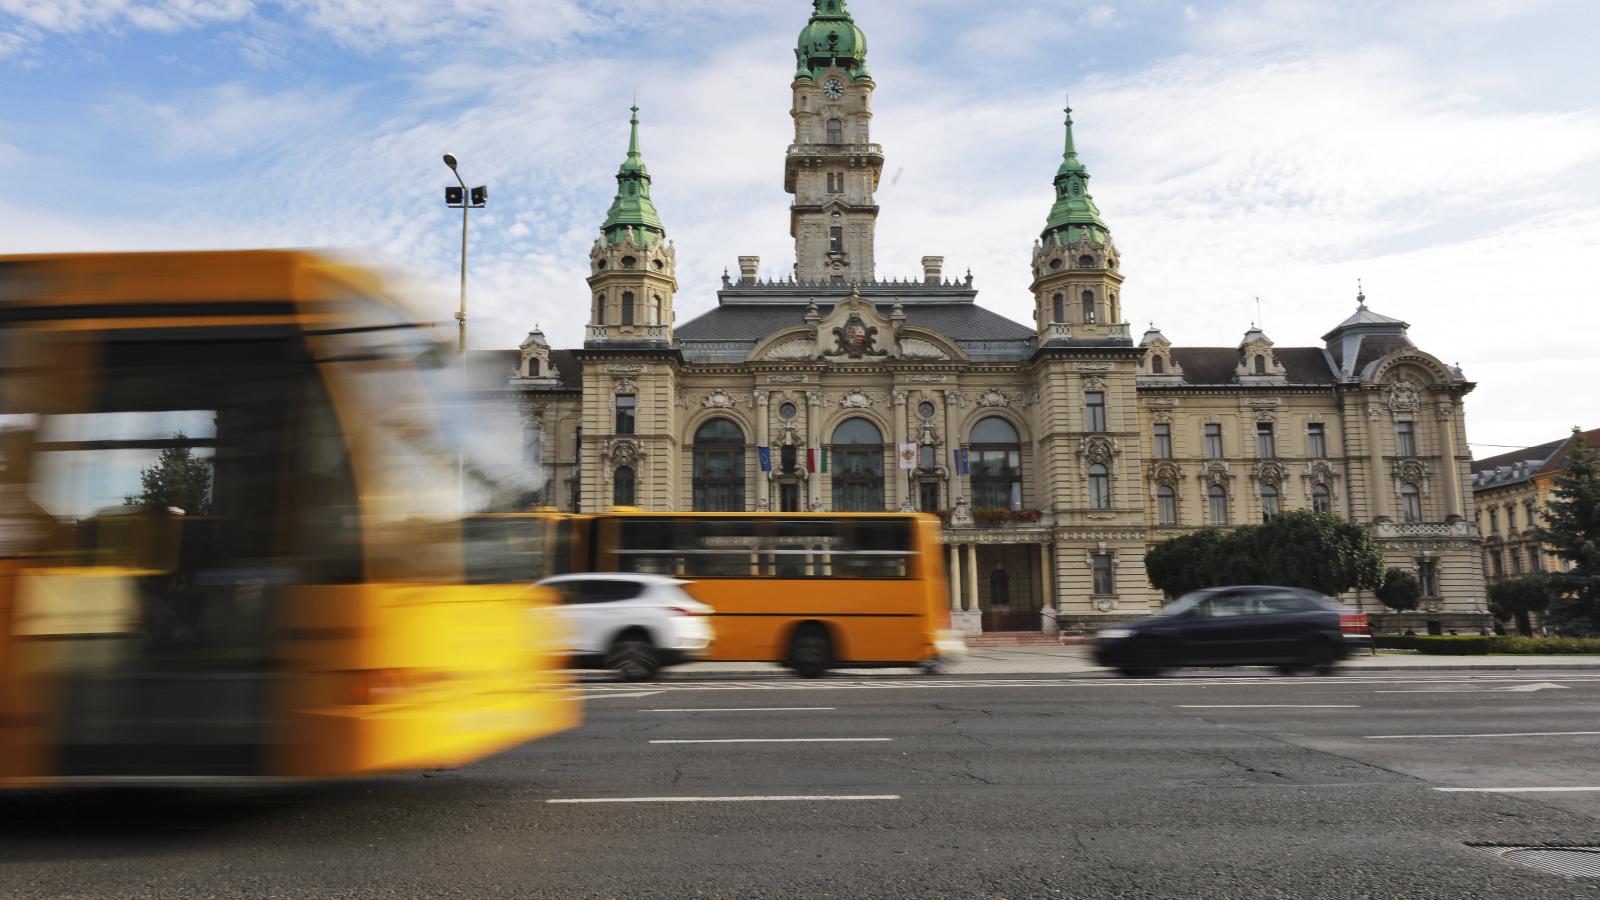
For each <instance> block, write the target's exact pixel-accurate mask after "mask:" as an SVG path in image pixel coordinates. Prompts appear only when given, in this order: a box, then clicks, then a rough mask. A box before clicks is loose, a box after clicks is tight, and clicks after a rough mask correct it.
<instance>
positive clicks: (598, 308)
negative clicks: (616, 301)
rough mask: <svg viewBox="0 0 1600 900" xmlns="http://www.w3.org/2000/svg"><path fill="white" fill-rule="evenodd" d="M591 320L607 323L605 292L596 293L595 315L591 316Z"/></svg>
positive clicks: (597, 323)
mask: <svg viewBox="0 0 1600 900" xmlns="http://www.w3.org/2000/svg"><path fill="white" fill-rule="evenodd" d="M589 321H591V322H593V323H595V324H596V325H604V324H605V323H606V295H605V294H595V295H594V315H592V316H590V317H589Z"/></svg>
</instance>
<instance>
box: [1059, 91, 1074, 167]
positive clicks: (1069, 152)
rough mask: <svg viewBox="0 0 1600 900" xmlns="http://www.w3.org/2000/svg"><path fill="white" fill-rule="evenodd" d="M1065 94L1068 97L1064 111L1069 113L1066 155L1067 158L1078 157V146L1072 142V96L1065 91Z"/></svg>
mask: <svg viewBox="0 0 1600 900" xmlns="http://www.w3.org/2000/svg"><path fill="white" fill-rule="evenodd" d="M1063 96H1064V97H1065V98H1066V108H1065V109H1063V110H1062V112H1065V113H1066V114H1067V149H1066V152H1065V154H1064V155H1065V156H1066V158H1067V159H1077V158H1078V148H1077V147H1076V146H1075V145H1074V144H1073V142H1072V98H1071V97H1070V96H1069V95H1066V94H1065V93H1063Z"/></svg>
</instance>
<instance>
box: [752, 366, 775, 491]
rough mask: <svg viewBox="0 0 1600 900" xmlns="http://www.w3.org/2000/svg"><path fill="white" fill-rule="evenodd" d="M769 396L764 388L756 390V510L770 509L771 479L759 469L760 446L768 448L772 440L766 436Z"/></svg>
mask: <svg viewBox="0 0 1600 900" xmlns="http://www.w3.org/2000/svg"><path fill="white" fill-rule="evenodd" d="M771 400H772V398H771V396H770V395H769V394H768V393H767V392H766V391H764V390H757V391H756V511H757V512H766V511H768V510H770V509H772V500H771V497H770V495H771V492H772V479H771V478H770V477H768V473H766V472H763V471H761V448H762V447H767V448H768V449H769V450H770V449H771V446H772V441H771V440H770V439H769V438H768V436H767V426H768V419H769V418H770V417H769V416H768V404H769V403H770V402H771Z"/></svg>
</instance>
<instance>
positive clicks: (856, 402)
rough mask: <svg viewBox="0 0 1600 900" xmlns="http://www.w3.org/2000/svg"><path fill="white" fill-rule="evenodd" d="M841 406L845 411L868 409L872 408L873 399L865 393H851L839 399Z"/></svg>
mask: <svg viewBox="0 0 1600 900" xmlns="http://www.w3.org/2000/svg"><path fill="white" fill-rule="evenodd" d="M839 405H840V406H842V407H844V408H845V409H867V408H868V407H870V406H872V397H871V396H870V395H868V394H867V393H865V392H864V391H849V392H847V393H846V394H845V395H844V396H843V397H841V398H840V399H839Z"/></svg>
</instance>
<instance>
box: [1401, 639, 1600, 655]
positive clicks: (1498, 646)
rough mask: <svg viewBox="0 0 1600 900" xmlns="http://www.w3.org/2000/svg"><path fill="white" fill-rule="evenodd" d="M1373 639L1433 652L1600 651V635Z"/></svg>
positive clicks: (1540, 652) (1447, 653)
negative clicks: (1588, 636)
mask: <svg viewBox="0 0 1600 900" xmlns="http://www.w3.org/2000/svg"><path fill="white" fill-rule="evenodd" d="M1373 640H1374V642H1375V643H1376V644H1377V646H1379V647H1381V648H1384V649H1389V650H1415V651H1417V652H1418V653H1424V654H1428V655H1430V656H1482V655H1484V654H1488V653H1519V654H1523V653H1526V654H1551V653H1560V654H1582V653H1600V638H1570V637H1550V638H1535V637H1516V636H1512V635H1491V636H1487V637H1484V636H1478V635H1462V636H1448V637H1445V636H1437V635H1420V634H1379V635H1374V636H1373Z"/></svg>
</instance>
